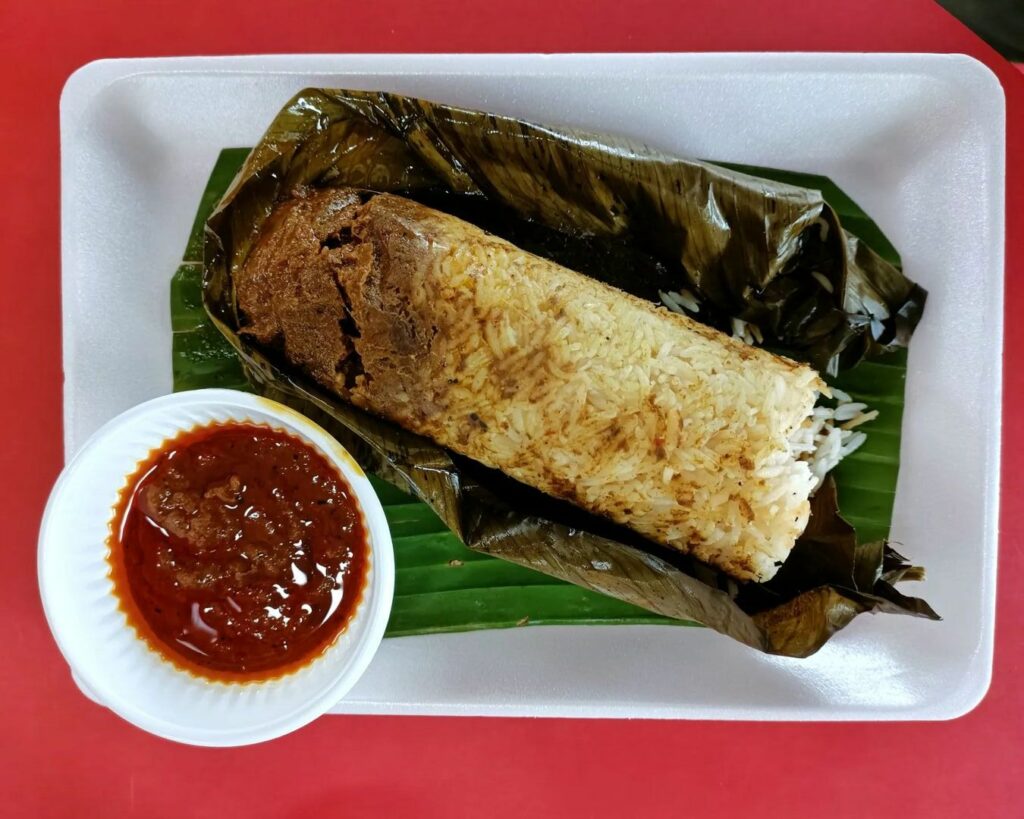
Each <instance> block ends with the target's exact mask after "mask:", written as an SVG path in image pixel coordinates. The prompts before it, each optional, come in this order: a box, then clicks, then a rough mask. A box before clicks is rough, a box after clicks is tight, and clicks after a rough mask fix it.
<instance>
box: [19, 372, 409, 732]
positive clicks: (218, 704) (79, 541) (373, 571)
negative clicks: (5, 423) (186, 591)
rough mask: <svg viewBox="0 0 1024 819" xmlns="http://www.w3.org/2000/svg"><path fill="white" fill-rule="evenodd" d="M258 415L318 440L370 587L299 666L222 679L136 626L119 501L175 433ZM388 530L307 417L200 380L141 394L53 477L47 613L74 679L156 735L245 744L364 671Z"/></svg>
mask: <svg viewBox="0 0 1024 819" xmlns="http://www.w3.org/2000/svg"><path fill="white" fill-rule="evenodd" d="M224 421H251V422H254V423H259V424H266V425H269V426H271V427H273V428H276V429H279V430H282V431H284V432H287V433H289V434H291V435H293V436H295V437H297V438H299V439H301V440H302V441H304V442H306V443H307V444H310V445H312V446H313V447H315V448H316V449H317V450H319V451H320V452H321V453H322V454H323V455H324V456H325V457H326V458H327V459H328V460H329V461H330V462H331V463H332V464H333V465H334V466H335V467H336V468H337V469H338V471H339V472H340V473H341V475H342V476H343V477H344V479H345V481H346V482H347V483H348V485H349V486H350V487H351V488H352V490H353V491H354V494H355V499H356V502H357V505H358V506H359V508H360V509H361V511H362V514H363V518H364V521H365V525H366V531H367V537H368V541H369V544H368V545H369V567H368V571H367V576H366V581H365V582H366V585H365V587H364V590H363V596H362V599H361V600H360V602H359V604H358V606H357V608H356V610H355V612H354V614H353V616H352V619H351V620H350V621H349V623H348V625H347V626H346V627H345V629H344V630H343V631H342V632H341V634H340V635H339V636H338V638H337V639H336V640H335V641H334V643H333V644H331V645H330V647H328V648H327V649H326V650H325V651H324V652H323V654H321V655H320V656H317V657H315V658H314V659H312V660H311V661H309V662H308V663H307V664H306V665H304V666H302V667H301V668H300V669H299V670H297V671H295V672H294V673H291V674H288V675H287V676H283V677H277V678H274V679H269V680H264V681H259V682H246V683H225V682H215V681H211V680H207V679H204V678H200V677H198V676H195V675H193V674H190V673H189V672H187V671H183V670H180V669H179V668H177V667H175V666H174V665H172V664H171V663H170V662H169V661H168V660H166V659H164V658H163V657H161V656H160V655H158V654H157V653H156V652H155V651H153V650H152V649H150V648H149V647H148V646H147V645H146V643H144V642H143V641H142V640H141V639H140V638H139V637H138V636H137V635H136V632H135V630H134V629H133V628H132V627H131V626H130V625H129V624H128V622H127V620H126V616H125V614H124V613H123V611H122V610H121V609H120V607H119V602H118V599H117V597H116V596H115V594H114V584H113V581H112V580H111V578H110V576H109V571H110V564H109V562H108V552H109V549H108V546H107V537H108V532H109V525H110V520H111V516H112V515H113V509H114V506H115V504H116V502H117V499H118V494H119V492H120V490H121V488H122V487H123V486H124V484H125V481H126V479H127V478H128V477H129V476H131V475H132V473H133V472H134V471H135V469H136V465H137V464H138V462H139V461H141V460H142V459H144V458H145V457H146V455H147V454H148V453H149V452H150V451H151V450H152V449H154V448H156V447H159V446H160V444H161V443H162V442H164V441H165V440H167V439H169V438H173V437H174V436H175V435H176V434H177V433H179V432H181V431H183V430H188V429H191V428H193V427H195V426H202V425H206V424H209V423H212V422H224ZM394 582H395V570H394V558H393V553H392V545H391V535H390V533H389V531H388V526H387V522H386V520H385V518H384V512H383V510H382V508H381V505H380V502H379V501H378V499H377V496H376V494H375V493H374V490H373V487H372V486H371V484H370V481H369V480H368V479H367V478H366V476H365V475H364V474H363V472H362V470H361V469H360V468H359V467H358V466H357V465H356V463H355V461H354V460H353V459H352V457H351V456H350V455H349V454H348V452H347V451H346V450H345V449H344V448H342V447H341V445H340V444H338V443H337V442H336V441H335V440H334V439H333V438H331V437H330V436H329V435H328V434H327V433H326V432H324V431H323V430H322V429H321V428H320V427H319V426H317V425H316V424H315V423H313V422H312V421H310V420H309V419H308V418H306V417H304V416H302V415H300V414H299V413H297V412H295V411H294V410H291V409H289V408H288V407H285V406H283V405H281V404H277V403H275V402H272V401H268V400H266V399H263V398H259V397H256V396H253V395H249V394H247V393H243V392H237V391H234V390H216V389H211V390H195V391H192V392H184V393H177V394H175V395H167V396H164V397H162V398H157V399H154V400H152V401H148V402H146V403H144V404H140V405H139V406H136V407H134V408H132V409H130V410H128V411H127V412H124V413H123V414H121V415H119V416H118V417H116V418H115V419H113V420H112V421H110V422H109V423H107V424H106V425H105V426H103V427H102V428H101V429H100V430H99V431H98V432H96V434H95V435H93V436H92V438H90V439H89V441H88V442H87V443H86V444H85V445H84V446H83V447H82V448H81V449H80V450H79V452H78V454H77V455H76V456H75V457H74V458H73V459H72V460H71V461H70V462H69V463H68V465H67V466H66V467H65V469H64V471H63V472H62V473H61V476H60V478H59V479H58V480H57V483H56V485H55V486H54V488H53V492H52V494H51V495H50V499H49V502H48V503H47V506H46V511H45V513H44V515H43V522H42V528H41V531H40V536H39V584H40V589H41V591H42V598H43V607H44V609H45V611H46V618H47V621H48V622H49V624H50V628H51V630H52V631H53V634H54V637H55V638H56V640H57V643H58V645H59V646H60V649H61V652H62V653H63V654H64V657H65V659H66V660H67V662H68V664H69V665H70V666H71V669H72V671H73V673H74V674H75V676H76V678H77V679H78V680H79V681H80V683H81V684H82V685H83V687H84V688H86V689H87V690H88V691H89V692H90V694H91V695H92V696H93V697H94V698H95V699H96V700H97V701H98V702H100V703H101V704H103V705H105V706H107V707H109V708H110V709H111V710H113V711H114V712H115V713H117V714H119V715H120V716H121V717H123V718H124V719H126V720H128V721H129V722H131V723H133V724H135V725H137V726H139V727H140V728H143V729H145V730H147V731H149V732H151V733H154V734H158V735H160V736H162V737H166V738H168V739H173V740H177V741H180V742H187V743H190V744H194V745H244V744H248V743H253V742H260V741H262V740H267V739H271V738H273V737H277V736H280V735H282V734H285V733H288V732H289V731H293V730H295V729H296V728H298V727H300V726H302V725H305V724H306V723H308V722H310V721H311V720H313V719H315V718H316V717H318V716H320V715H321V714H323V713H325V712H326V711H327V710H329V709H330V708H331V707H332V706H333V705H334V704H335V703H336V702H337V701H338V700H339V699H340V698H341V697H342V696H344V695H345V693H346V692H347V691H348V690H349V689H350V688H351V687H352V686H353V685H355V683H356V681H357V680H358V679H359V678H360V676H362V674H363V672H364V671H365V670H366V668H367V666H368V665H369V664H370V660H371V659H372V658H373V655H374V654H375V652H376V651H377V647H378V646H379V645H380V641H381V638H382V637H383V635H384V628H385V626H386V625H387V621H388V616H389V614H390V611H391V599H392V596H393V591H394Z"/></svg>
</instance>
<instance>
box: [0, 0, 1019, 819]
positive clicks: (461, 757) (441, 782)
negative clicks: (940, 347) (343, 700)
mask: <svg viewBox="0 0 1024 819" xmlns="http://www.w3.org/2000/svg"><path fill="white" fill-rule="evenodd" d="M694 50H696V51H729V50H733V51H748V50H749V51H760V50H772V51H787V50H796V51H808V50H810V51H938V52H964V53H967V54H971V55H973V56H975V57H977V58H978V59H980V60H982V61H984V62H985V63H987V64H988V65H989V66H991V67H992V69H993V70H994V71H995V72H996V74H997V75H998V76H999V78H1000V80H1001V81H1002V83H1003V86H1004V88H1005V91H1006V97H1007V103H1008V128H1009V133H1008V139H1007V142H1008V145H1009V146H1010V156H1009V159H1008V172H1009V175H1008V201H1007V205H1008V215H1007V236H1008V237H1009V239H1008V246H1007V266H1006V281H1007V290H1006V310H1007V317H1008V320H1007V322H1006V346H1007V350H1009V352H1010V356H1009V363H1008V366H1007V373H1006V379H1005V406H1006V407H1008V408H1011V407H1014V406H1015V405H1016V404H1018V403H1020V401H1021V399H1022V398H1024V370H1022V369H1019V368H1018V367H1017V366H1015V363H1016V361H1015V359H1016V356H1017V355H1024V325H1022V327H1018V326H1017V324H1016V322H1015V321H1013V320H1012V319H1013V317H1015V316H1016V315H1019V314H1020V313H1021V311H1022V309H1024V287H1022V281H1021V277H1022V276H1024V186H1022V184H1021V183H1022V181H1024V153H1022V152H1020V151H1019V150H1018V151H1017V152H1016V153H1014V151H1013V148H1014V147H1018V148H1019V147H1020V146H1021V144H1022V143H1021V138H1022V136H1024V77H1022V76H1020V75H1019V74H1017V73H1016V72H1015V71H1014V70H1013V69H1012V68H1011V67H1010V66H1009V65H1008V64H1007V63H1005V62H1004V61H1002V60H1001V59H1000V58H999V57H998V56H997V55H996V54H995V53H994V52H992V51H991V50H990V49H989V48H988V47H986V46H985V45H984V44H983V43H982V42H981V41H980V40H978V39H977V38H976V37H975V36H974V35H972V34H971V33H970V32H969V31H968V30H967V29H965V28H964V27H963V26H961V25H960V24H959V23H958V22H957V21H956V20H954V19H953V18H952V17H950V16H949V15H948V14H946V13H945V12H944V11H942V9H941V8H939V7H938V6H937V5H934V4H933V3H932V2H929V1H928V0H860V2H852V1H851V2H847V1H846V0H842V1H840V2H831V3H824V4H817V3H807V2H806V0H774V1H773V2H768V3H766V2H764V0H733V2H731V3H728V4H726V3H713V2H703V3H686V4H676V3H671V2H649V1H648V0H634V2H632V3H624V2H605V0H572V1H571V2H566V3H562V4H560V5H559V4H555V3H552V2H550V0H540V1H538V0H521V1H520V2H515V3H512V2H498V0H489V2H478V3H473V2H465V3H463V2H439V3H433V4H429V3H427V2H422V3H415V2H410V3H401V2H394V1H393V0H379V1H378V2H366V3H353V4H348V3H346V4H336V5H334V6H333V8H329V6H328V4H325V3H317V2H308V1H307V0H297V1H296V2H292V3H290V4H285V3H281V2H266V0H244V2H238V0H220V1H219V2H209V3H188V2H185V0H173V2H172V1H171V0H152V1H151V2H68V3H66V4H61V3H59V2H54V0H47V1H46V2H43V1H42V0H37V2H29V0H3V2H0V67H2V73H0V76H2V77H3V85H2V88H3V91H2V92H0V93H2V105H0V157H2V161H3V174H2V177H0V180H2V181H0V186H2V187H3V192H4V196H3V202H4V208H3V211H4V213H3V217H2V218H0V237H2V241H0V247H2V248H3V265H2V273H0V275H2V277H3V286H2V289H0V293H2V297H3V303H4V315H3V321H2V322H0V347H2V354H0V361H2V362H3V365H2V369H0V373H2V376H3V382H4V384H5V386H6V389H7V394H6V396H5V400H4V401H3V402H0V429H3V430H4V432H5V435H4V438H3V443H2V445H0V446H2V449H0V452H2V455H0V464H2V467H3V470H2V474H3V476H4V478H3V482H4V491H3V492H2V493H0V520H2V521H3V526H4V535H5V537H4V540H3V544H2V548H0V567H2V570H0V577H2V578H3V586H2V588H3V595H2V598H0V600H2V603H0V605H2V606H3V620H2V625H3V636H2V646H3V652H4V654H3V658H2V660H0V709H2V711H0V713H2V715H3V717H2V719H3V724H2V728H3V732H2V738H0V794H2V796H0V813H2V814H4V815H8V816H33V815H43V816H63V815H67V816H80V815H86V812H87V811H92V812H95V813H97V815H102V816H119V815H131V814H137V815H140V816H146V817H162V816H182V815H187V816H193V815H194V816H224V815H234V814H242V813H244V814H247V815H251V816H301V815H331V816H334V815H369V816H406V815H409V816H418V817H429V816H477V815H486V816H490V817H499V816H506V815H507V816H520V815H525V814H527V813H529V814H530V815H534V816H596V815H618V814H623V815H625V814H627V812H629V813H632V812H633V811H636V815H642V816H679V815H688V814H691V813H693V814H698V813H699V814H702V815H715V816H718V815H731V814H747V813H749V812H750V811H751V809H753V810H755V811H756V812H757V814H758V815H762V816H763V815H770V816H774V815H778V816H795V815H799V814H802V813H808V814H810V813H814V814H817V813H820V812H827V813H828V814H830V815H831V816H855V815H877V814H878V813H879V812H880V811H881V809H882V807H883V806H891V807H892V809H893V810H894V811H895V810H898V811H899V812H900V813H901V814H903V815H904V816H929V817H937V816H962V815H968V816H974V815H996V814H999V815H1002V814H1009V813H1013V809H1012V808H1011V806H1012V805H1013V804H1014V802H1016V801H1017V800H1014V799H1013V797H1014V794H1013V792H1012V790H1013V784H1014V782H1015V781H1016V779H1017V778H1018V777H1020V775H1021V773H1022V764H1021V753H1022V752H1021V742H1022V740H1024V736H1022V734H1024V732H1022V725H1024V722H1022V712H1024V707H1022V706H1024V694H1022V693H1021V692H1020V690H1019V688H1018V682H1019V676H1020V672H1021V671H1022V670H1024V667H1022V661H1024V639H1022V638H1024V629H1022V627H1021V621H1022V619H1024V598H1022V592H1021V585H1020V583H1019V582H1018V580H1017V578H1019V577H1020V576H1021V574H1022V572H1024V551H1022V549H1021V535H1022V533H1024V524H1022V523H1021V521H1020V519H1019V518H1018V517H1017V515H1018V514H1019V513H1020V511H1021V508H1020V502H1019V500H1018V499H1019V498H1020V496H1021V489H1022V488H1024V473H1022V472H1021V471H1020V470H1018V469H1015V468H1014V465H1015V464H1016V460H1017V458H1019V457H1020V456H1021V455H1022V454H1024V435H1022V430H1021V427H1020V425H1019V424H1018V423H1017V417H1018V416H1017V415H1016V413H1015V412H1014V411H1012V410H1010V411H1009V412H1008V413H1007V417H1006V419H1005V431H1004V439H1003V440H1004V453H1005V455H1004V458H1005V463H1007V464H1008V465H1010V468H1008V469H1007V470H1005V473H1004V477H1003V495H1002V497H1003V505H1002V543H1001V554H1000V563H1001V566H1000V583H999V603H998V610H999V623H998V628H997V639H996V643H997V646H996V660H995V675H994V681H993V684H992V688H991V691H990V693H989V694H988V696H987V698H986V699H985V700H984V702H983V703H982V704H981V705H980V706H979V707H978V708H977V709H976V710H975V711H974V712H973V713H971V714H969V715H968V716H965V717H963V718H961V719H959V720H956V721H953V722H947V723H917V724H914V723H908V724H785V723H783V724H765V723H761V724H756V723H721V722H651V721H633V722H629V721H572V720H526V719H519V720H515V719H468V718H450V719H448V718H398V717H388V718H382V717H328V718H324V719H321V720H319V721H318V722H316V723H314V724H313V725H312V726H310V727H308V728H305V729H303V730H301V731H299V732H297V733H296V734H293V735H291V736H289V737H286V738H283V739H280V740H277V741H274V742H271V743H268V744H264V745H262V746H256V747H251V748H243V749H234V750H212V749H210V750H208V749H196V748H187V747H183V746H178V745H175V744H173V743H170V742H166V741H163V740H159V739H156V738H154V737H151V736H148V735H146V734H144V733H143V732H141V731H138V730H136V729H135V728H133V727H131V726H130V725H128V724H126V723H124V722H122V721H121V720H120V719H118V718H117V717H115V716H114V715H113V714H112V713H110V712H109V711H107V710H105V709H103V708H99V707H97V706H95V705H93V704H92V703H90V702H88V701H87V700H86V699H85V698H84V697H83V696H82V695H81V694H79V692H78V690H77V689H76V688H75V686H74V684H73V683H72V681H71V678H70V676H69V674H68V669H67V667H66V666H65V664H64V662H63V660H62V658H61V657H60V655H59V653H58V651H57V648H56V646H55V645H54V643H53V641H52V639H51V638H50V634H49V632H48V630H47V627H46V624H45V622H44V620H43V614H42V609H41V606H40V603H39V598H38V593H37V591H36V571H35V568H36V567H35V558H36V533H37V527H38V522H39V517H40V514H41V512H42V508H43V504H44V501H45V499H46V496H47V493H48V492H49V489H50V485H51V483H52V481H53V479H54V478H55V476H56V475H57V473H58V471H59V469H60V466H61V462H62V452H61V398H60V388H61V348H60V332H59V320H60V294H59V272H60V264H59V252H60V242H59V233H58V228H59V210H58V202H59V199H58V196H59V177H58V168H59V160H58V150H59V144H58V108H57V103H58V97H59V94H60V90H61V86H62V85H63V83H64V80H65V79H66V78H67V76H68V75H69V74H70V73H71V72H72V71H73V70H74V69H75V68H77V67H79V66H80V65H82V64H84V63H86V62H88V61H90V60H93V59H96V58H100V57H119V56H164V55H179V54H232V53H270V52H278V53H288V52H314V53H315V52H321V53H323V52H365V51H452V52H457V51H694ZM111 320H116V315H112V316H111ZM97 388H100V389H101V388H102V386H101V385H97ZM963 548H965V549H971V548H974V544H971V543H965V544H963ZM924 631H925V629H924V628H922V634H923V633H924ZM699 659H700V658H699V657H695V658H694V660H695V661H698V662H699ZM1018 809H1019V808H1018Z"/></svg>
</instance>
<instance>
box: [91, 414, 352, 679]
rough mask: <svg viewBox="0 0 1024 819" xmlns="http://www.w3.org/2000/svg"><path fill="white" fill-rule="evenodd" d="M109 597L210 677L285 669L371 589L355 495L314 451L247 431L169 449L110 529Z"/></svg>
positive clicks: (182, 663)
mask: <svg viewBox="0 0 1024 819" xmlns="http://www.w3.org/2000/svg"><path fill="white" fill-rule="evenodd" d="M109 545H110V564H111V577H112V578H113V580H114V589H115V592H116V593H117V596H118V598H119V600H120V602H121V608H122V609H123V610H124V612H125V614H126V615H127V617H128V621H129V622H130V623H131V624H132V625H133V626H134V627H135V629H136V631H137V632H138V634H139V635H140V636H141V637H142V638H143V639H144V640H145V641H146V642H147V643H148V644H149V646H150V647H151V648H153V649H155V650H156V651H157V652H159V653H160V654H161V655H163V656H164V657H165V658H166V659H168V660H170V661H171V662H172V663H174V664H175V665H176V666H178V667H180V668H184V669H186V670H189V671H191V672H193V673H195V674H199V675H201V676H203V677H207V678H212V679H217V680H224V681H244V680H262V679H269V678H273V677H279V676H282V675H284V674H287V673H289V672H291V671H294V670H295V669H297V668H299V667H300V666H302V665H305V664H306V663H308V662H310V661H311V660H312V659H314V658H315V657H316V656H318V655H319V654H321V653H322V652H323V651H324V650H325V649H326V648H327V647H328V646H330V645H331V643H333V641H334V639H335V638H336V637H337V636H338V634H339V633H340V632H341V631H343V630H344V628H345V626H346V625H347V623H348V621H349V620H350V619H351V617H352V615H353V613H354V612H355V609H356V607H357V605H358V604H359V600H360V598H361V597H362V594H363V587H364V585H365V582H366V573H367V565H368V562H369V558H368V552H369V546H368V541H367V536H366V528H365V525H364V522H363V517H362V513H361V511H360V509H359V507H358V506H357V503H356V499H355V495H354V493H353V492H352V490H351V488H350V487H349V486H348V484H347V483H346V482H345V479H344V478H343V477H342V476H341V474H340V473H339V472H338V470H337V469H336V468H335V467H334V466H333V464H331V463H330V461H328V460H327V459H326V458H325V457H324V456H323V455H322V454H321V453H320V452H319V451H317V450H316V449H315V448H314V447H312V446H310V445H309V444H307V443H305V442H304V441H301V440H299V439H298V438H295V437H293V436H291V435H289V434H287V433H285V432H281V431H279V430H275V429H270V428H269V427H264V426H258V425H255V424H249V423H223V424H222V423H217V424H211V425H210V426H204V427H199V428H195V429H192V430H189V431H188V432H183V433H181V434H180V435H178V436H177V437H176V438H173V439H170V440H168V441H165V442H164V444H163V445H162V446H160V447H159V448H157V449H155V450H153V451H152V452H151V453H150V454H149V456H148V457H147V458H146V459H145V460H144V461H142V462H141V463H140V464H139V466H138V469H137V470H136V472H135V474H133V475H131V476H130V477H129V478H128V483H127V486H126V487H125V489H124V490H122V493H121V497H120V499H119V501H118V504H117V506H116V508H115V511H114V517H113V519H112V521H111V535H110V539H109Z"/></svg>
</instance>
